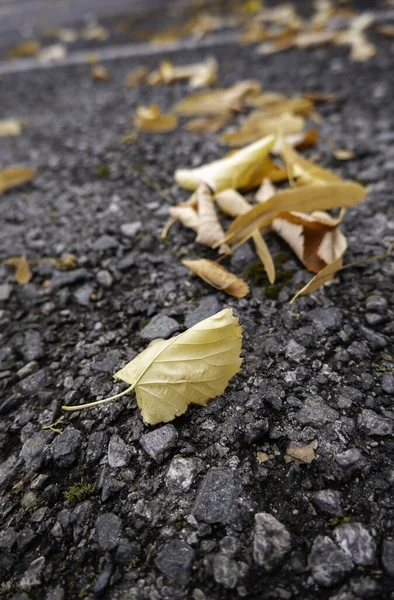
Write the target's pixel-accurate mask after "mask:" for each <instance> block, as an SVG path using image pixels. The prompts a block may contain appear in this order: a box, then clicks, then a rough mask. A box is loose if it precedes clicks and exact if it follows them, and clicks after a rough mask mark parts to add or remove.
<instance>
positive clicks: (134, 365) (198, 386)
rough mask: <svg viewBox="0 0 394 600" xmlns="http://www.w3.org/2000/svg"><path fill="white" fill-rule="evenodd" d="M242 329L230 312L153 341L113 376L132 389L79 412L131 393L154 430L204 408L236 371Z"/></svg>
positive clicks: (219, 393) (145, 419) (223, 312)
mask: <svg viewBox="0 0 394 600" xmlns="http://www.w3.org/2000/svg"><path fill="white" fill-rule="evenodd" d="M241 346H242V328H241V326H240V325H239V323H238V319H237V317H234V316H233V314H232V310H231V308H226V309H225V310H223V311H221V312H219V313H217V314H216V315H213V316H212V317H209V318H208V319H205V320H204V321H201V322H200V323H197V325H194V326H193V327H191V328H190V329H187V330H186V331H185V332H184V333H181V334H180V335H177V336H176V337H173V338H171V339H170V340H154V341H153V342H151V343H150V344H149V346H148V347H147V348H146V350H144V351H143V352H141V354H139V355H138V356H137V357H136V358H135V359H134V360H132V361H130V362H129V363H128V364H127V365H126V366H125V367H123V368H122V369H121V370H120V371H118V372H117V373H115V375H114V377H115V379H120V380H122V381H125V382H126V383H129V384H131V385H130V387H129V388H128V389H127V390H125V391H124V392H122V393H120V394H117V395H116V396H112V397H111V398H105V399H104V400H99V401H98V402H92V403H89V404H84V405H81V406H63V407H62V408H63V409H64V410H79V409H81V408H87V407H89V406H95V405H97V404H102V403H104V402H109V401H111V400H115V399H116V398H119V397H120V396H123V395H124V394H126V393H128V392H129V391H131V390H133V389H135V393H136V398H137V404H138V407H139V409H140V411H141V414H142V418H143V420H144V422H145V423H149V424H150V425H156V424H157V423H162V422H165V423H166V422H168V421H172V420H173V419H175V417H178V416H179V415H183V414H184V413H185V412H186V410H187V408H188V406H189V404H199V405H201V406H205V405H206V404H207V403H208V400H210V399H211V398H215V397H216V396H220V395H222V394H223V392H224V390H225V389H226V387H227V385H228V382H229V381H230V379H231V378H232V377H233V376H234V375H235V374H236V373H238V371H239V370H240V367H241V362H242V359H241V358H240V356H239V355H240V352H241Z"/></svg>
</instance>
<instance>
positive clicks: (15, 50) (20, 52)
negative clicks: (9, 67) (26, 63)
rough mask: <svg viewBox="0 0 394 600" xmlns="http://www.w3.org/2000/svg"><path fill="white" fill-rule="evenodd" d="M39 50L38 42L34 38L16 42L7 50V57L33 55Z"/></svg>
mask: <svg viewBox="0 0 394 600" xmlns="http://www.w3.org/2000/svg"><path fill="white" fill-rule="evenodd" d="M39 50H40V44H39V42H37V41H36V40H27V41H26V42H21V43H20V44H16V46H13V47H12V48H9V49H8V50H7V58H10V59H12V58H26V57H28V56H35V55H36V54H37V52H38V51H39Z"/></svg>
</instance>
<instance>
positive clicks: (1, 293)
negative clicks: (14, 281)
mask: <svg viewBox="0 0 394 600" xmlns="http://www.w3.org/2000/svg"><path fill="white" fill-rule="evenodd" d="M11 292H12V286H11V285H10V284H9V283H2V284H1V285H0V302H1V301H2V300H8V298H9V297H10V296H11Z"/></svg>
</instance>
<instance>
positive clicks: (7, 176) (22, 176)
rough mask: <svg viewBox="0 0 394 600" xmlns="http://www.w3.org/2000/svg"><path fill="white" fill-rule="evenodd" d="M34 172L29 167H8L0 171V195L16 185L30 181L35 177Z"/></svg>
mask: <svg viewBox="0 0 394 600" xmlns="http://www.w3.org/2000/svg"><path fill="white" fill-rule="evenodd" d="M36 173H37V172H36V170H35V169H32V168H31V167H8V168H7V169H3V170H2V171H0V194H2V193H3V192H5V191H6V190H9V189H11V188H13V187H16V186H17V185H22V184H23V183H27V182H28V181H31V180H32V179H34V177H35V176H36Z"/></svg>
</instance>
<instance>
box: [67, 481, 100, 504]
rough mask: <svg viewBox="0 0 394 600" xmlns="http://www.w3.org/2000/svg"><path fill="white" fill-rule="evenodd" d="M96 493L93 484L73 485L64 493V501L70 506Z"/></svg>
mask: <svg viewBox="0 0 394 600" xmlns="http://www.w3.org/2000/svg"><path fill="white" fill-rule="evenodd" d="M95 493H96V486H95V485H94V484H93V483H84V482H81V483H75V484H73V485H70V487H69V488H68V490H66V491H65V492H64V494H63V495H64V499H65V500H68V502H70V503H71V504H78V503H79V502H82V501H83V500H86V499H87V498H90V496H93V495H94V494H95Z"/></svg>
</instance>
